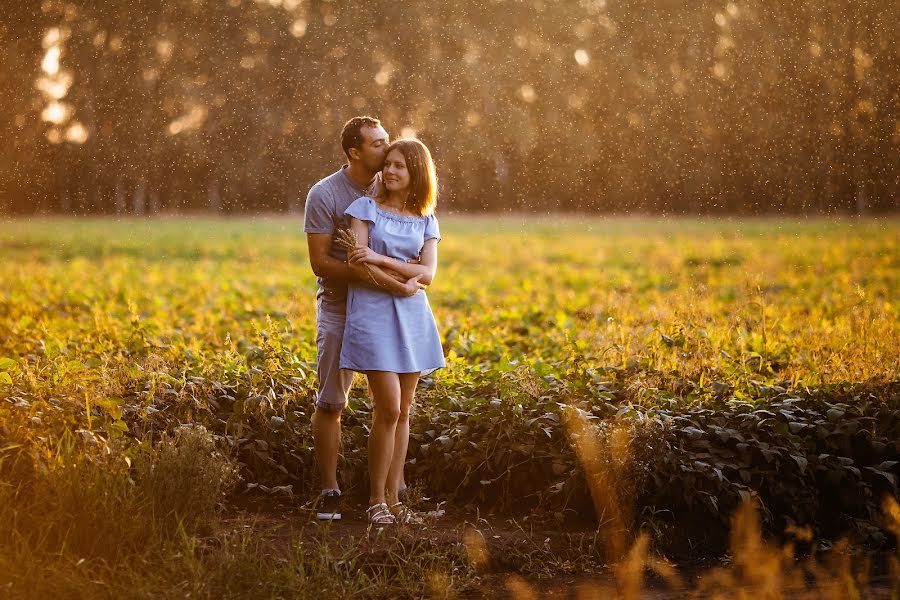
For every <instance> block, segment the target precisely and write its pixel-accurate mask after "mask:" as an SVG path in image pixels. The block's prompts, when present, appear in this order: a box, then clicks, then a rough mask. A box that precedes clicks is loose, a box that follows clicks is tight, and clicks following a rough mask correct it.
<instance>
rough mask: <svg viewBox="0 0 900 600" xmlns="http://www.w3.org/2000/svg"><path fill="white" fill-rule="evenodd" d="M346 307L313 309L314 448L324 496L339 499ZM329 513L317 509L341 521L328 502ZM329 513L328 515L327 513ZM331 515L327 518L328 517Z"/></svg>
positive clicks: (346, 379) (348, 380)
mask: <svg viewBox="0 0 900 600" xmlns="http://www.w3.org/2000/svg"><path fill="white" fill-rule="evenodd" d="M345 311H346V305H345V303H344V302H335V301H333V300H331V301H329V299H328V298H327V296H324V295H323V296H322V297H320V298H319V302H318V304H317V306H316V348H317V351H318V364H317V367H316V372H317V374H318V379H319V381H318V393H317V394H316V411H315V413H314V414H313V419H312V430H313V445H314V446H315V451H316V465H317V467H318V470H319V477H320V480H321V483H322V492H323V495H327V496H332V497H333V496H339V494H340V488H339V487H338V482H337V463H338V455H339V453H340V444H341V411H343V409H344V406H345V405H346V404H347V394H348V392H349V391H350V386H351V384H352V383H353V372H352V371H344V370H342V369H341V368H340V359H341V342H342V340H343V335H344V320H345V318H346V315H345ZM327 504H329V506H330V508H328V510H324V511H323V510H320V511H319V512H320V513H321V514H320V515H319V517H320V518H322V519H326V518H330V519H340V518H341V516H340V507H339V506H338V503H337V502H335V501H329V502H328V503H327ZM326 513H328V514H326ZM329 515H330V516H329Z"/></svg>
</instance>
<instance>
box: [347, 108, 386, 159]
mask: <svg viewBox="0 0 900 600" xmlns="http://www.w3.org/2000/svg"><path fill="white" fill-rule="evenodd" d="M363 127H381V121H379V120H378V119H376V118H374V117H353V118H352V119H350V120H349V121H347V122H346V123H345V124H344V129H343V130H342V131H341V148H343V149H344V154H346V155H347V158H350V148H359V147H360V146H361V145H362V141H363V138H362V128H363Z"/></svg>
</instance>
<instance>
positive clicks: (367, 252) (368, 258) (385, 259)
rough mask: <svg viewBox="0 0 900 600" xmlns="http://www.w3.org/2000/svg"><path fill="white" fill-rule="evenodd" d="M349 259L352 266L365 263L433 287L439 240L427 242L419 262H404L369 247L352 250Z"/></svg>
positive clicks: (433, 239)
mask: <svg viewBox="0 0 900 600" xmlns="http://www.w3.org/2000/svg"><path fill="white" fill-rule="evenodd" d="M347 258H348V262H349V263H350V264H351V265H354V264H357V263H365V264H368V265H372V266H375V267H379V268H381V269H384V270H387V271H392V272H395V273H397V275H398V276H399V277H400V278H403V279H404V280H405V279H407V278H410V277H419V278H420V279H419V282H420V283H423V284H425V285H431V282H432V280H433V279H434V275H435V272H436V271H437V239H435V238H432V239H429V240H428V241H427V242H425V245H424V246H423V247H422V254H421V255H420V256H419V260H418V262H403V261H402V260H397V259H396V258H392V257H390V256H384V255H383V254H378V253H377V252H375V251H374V250H372V249H371V248H368V247H366V248H363V247H358V248H356V249H355V250H351V251H350V252H349V253H348V255H347Z"/></svg>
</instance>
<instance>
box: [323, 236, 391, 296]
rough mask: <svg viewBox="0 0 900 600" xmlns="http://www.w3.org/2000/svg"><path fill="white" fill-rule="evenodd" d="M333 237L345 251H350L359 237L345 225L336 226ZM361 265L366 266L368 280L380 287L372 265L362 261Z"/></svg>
mask: <svg viewBox="0 0 900 600" xmlns="http://www.w3.org/2000/svg"><path fill="white" fill-rule="evenodd" d="M334 239H335V241H336V242H337V244H338V246H340V247H341V248H343V249H344V250H346V251H347V252H350V251H351V250H353V249H354V248H356V245H357V244H358V243H359V238H357V237H356V232H355V231H353V230H352V229H350V228H347V227H338V229H337V232H336V233H335V236H334ZM363 266H364V267H365V268H366V274H367V275H368V276H369V280H370V281H371V282H372V283H373V284H374V285H375V286H377V287H381V286H379V285H378V282H377V281H376V280H375V275H374V273H373V270H372V265H370V264H369V263H363Z"/></svg>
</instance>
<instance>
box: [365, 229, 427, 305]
mask: <svg viewBox="0 0 900 600" xmlns="http://www.w3.org/2000/svg"><path fill="white" fill-rule="evenodd" d="M350 228H351V229H352V230H353V232H354V233H355V234H356V245H357V248H367V247H368V244H369V226H368V225H367V224H366V223H365V222H363V221H360V220H359V219H357V218H356V217H351V218H350ZM349 268H350V269H351V270H352V271H353V272H354V274H355V275H356V278H357V279H360V280H362V281H366V282H368V283H371V284H373V285H375V286H377V287H379V288H381V289H383V290H385V291H388V292H390V293H392V294H396V295H398V296H413V295H415V294H416V293H417V292H418V291H419V290H424V289H425V287H426V286H425V285H424V284H422V283H420V282H419V279H421V275H418V274H416V275H412V276H410V277H403V276H402V274H401V275H400V276H399V277H398V276H395V275H392V274H391V273H389V272H387V271H386V270H385V269H382V268H381V267H379V266H377V265H365V264H362V263H356V264H350V265H349Z"/></svg>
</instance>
